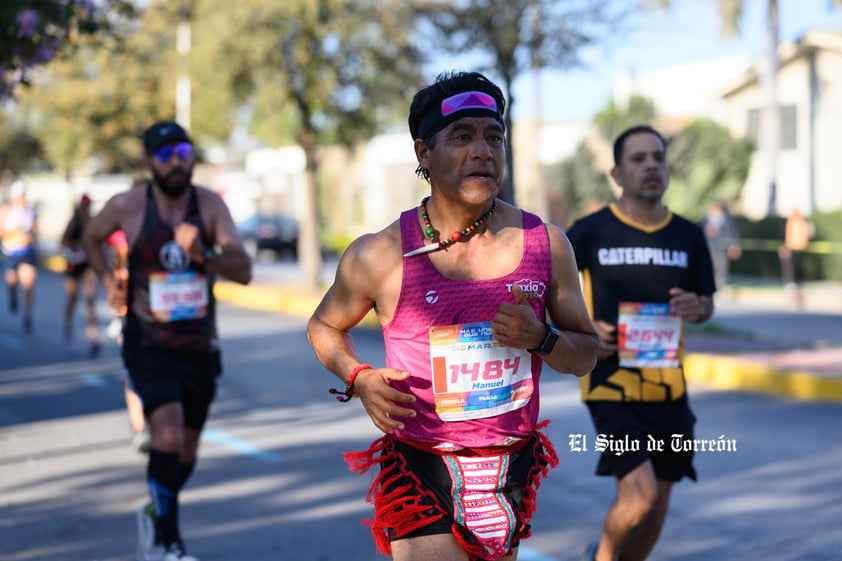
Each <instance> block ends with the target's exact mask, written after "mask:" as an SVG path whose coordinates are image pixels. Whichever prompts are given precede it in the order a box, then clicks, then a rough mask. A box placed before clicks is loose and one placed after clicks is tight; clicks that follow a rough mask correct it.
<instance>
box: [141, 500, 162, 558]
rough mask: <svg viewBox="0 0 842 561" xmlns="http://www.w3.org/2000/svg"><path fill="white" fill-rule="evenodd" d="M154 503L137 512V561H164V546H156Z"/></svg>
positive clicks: (142, 507) (146, 504)
mask: <svg viewBox="0 0 842 561" xmlns="http://www.w3.org/2000/svg"><path fill="white" fill-rule="evenodd" d="M153 516H154V513H153V511H152V503H145V504H144V505H143V506H141V507H140V508H139V509H138V511H137V515H136V518H137V561H163V559H164V553H165V551H164V546H162V545H156V544H155V520H154V518H153Z"/></svg>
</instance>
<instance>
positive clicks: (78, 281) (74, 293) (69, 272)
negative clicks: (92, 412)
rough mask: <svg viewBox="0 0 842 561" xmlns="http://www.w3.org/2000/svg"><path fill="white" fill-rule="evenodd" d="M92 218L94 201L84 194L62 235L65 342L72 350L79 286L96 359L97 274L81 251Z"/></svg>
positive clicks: (97, 331) (86, 330)
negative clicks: (85, 232) (92, 203)
mask: <svg viewBox="0 0 842 561" xmlns="http://www.w3.org/2000/svg"><path fill="white" fill-rule="evenodd" d="M90 219H91V199H90V197H88V196H87V195H82V198H81V199H80V200H79V204H77V205H76V208H74V209H73V216H71V217H70V220H69V221H68V223H67V226H66V227H65V228H64V233H63V234H62V236H61V246H62V247H63V248H64V259H65V261H66V262H67V266H66V268H65V271H64V291H65V295H66V300H65V306H64V342H65V345H66V346H68V347H70V346H71V345H72V344H73V319H74V318H73V315H74V312H75V310H76V302H77V301H78V299H79V286H80V285H81V287H82V294H83V295H84V298H85V310H86V312H87V313H86V320H87V321H86V323H85V336H86V338H87V340H88V342H89V349H88V356H89V357H90V358H94V357H96V356H97V355H98V354H99V350H100V344H99V329H98V328H97V320H96V273H94V271H93V269H91V268H90V267H88V258H87V257H86V256H85V250H84V249H83V248H82V232H83V231H84V230H85V226H87V225H88V222H89V221H90Z"/></svg>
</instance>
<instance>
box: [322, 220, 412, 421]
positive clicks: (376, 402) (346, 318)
mask: <svg viewBox="0 0 842 561" xmlns="http://www.w3.org/2000/svg"><path fill="white" fill-rule="evenodd" d="M386 238H387V236H386V235H383V234H382V233H381V234H369V235H366V236H363V237H362V238H359V239H357V240H356V241H354V242H353V243H352V244H351V246H350V247H349V248H348V249H347V250H346V251H345V253H344V254H343V256H342V258H341V259H340V261H339V266H338V267H337V271H336V278H335V280H334V283H333V285H332V286H331V287H330V288H329V289H328V291H327V292H326V293H325V295H324V297H323V298H322V301H321V302H320V303H319V306H318V307H317V308H316V311H315V312H314V313H313V316H312V317H311V318H310V321H309V323H308V326H307V338H308V340H309V341H310V345H311V346H312V347H313V352H314V353H315V354H316V357H317V358H318V359H319V361H320V362H321V363H322V365H324V366H325V368H327V369H328V370H330V371H331V372H333V373H334V374H335V375H336V376H337V377H338V378H339V380H340V381H341V382H342V383H343V384H345V383H347V381H348V377H349V375H350V374H351V372H352V371H353V370H354V368H356V367H357V366H358V365H360V363H361V362H362V361H361V360H360V359H359V357H358V355H357V350H356V347H355V345H354V341H353V338H352V337H351V334H350V330H351V329H352V328H353V327H354V326H356V325H357V324H359V323H360V322H361V321H362V319H363V318H364V317H365V315H366V314H367V313H368V312H369V311H370V310H371V309H372V308H373V307H374V306H375V303H376V301H377V297H378V294H379V293H380V292H381V290H382V288H381V282H382V279H384V278H386V277H387V276H388V271H389V267H391V266H393V265H390V263H391V259H390V258H388V257H385V256H386V255H389V254H390V249H392V248H390V246H389V243H388V241H387V239H386ZM391 253H393V252H391ZM408 376H409V373H407V372H401V371H399V370H395V369H392V368H373V369H370V370H363V371H362V372H360V374H359V375H358V376H357V377H356V379H355V381H354V385H353V391H354V393H355V394H356V395H357V396H359V397H360V398H361V401H362V402H363V406H364V407H365V409H366V412H367V413H368V415H369V417H371V420H372V422H373V423H374V424H375V426H377V428H379V429H380V430H381V431H383V432H384V433H390V432H392V431H393V430H395V429H400V428H403V422H401V420H400V418H402V417H403V418H406V417H414V416H415V412H414V411H413V410H411V409H406V408H404V407H401V406H400V404H401V403H411V402H412V401H414V400H415V398H414V397H413V396H411V395H408V394H403V393H400V392H398V391H397V390H395V389H393V388H392V387H391V386H390V384H389V382H390V381H391V380H402V379H405V378H407V377H408Z"/></svg>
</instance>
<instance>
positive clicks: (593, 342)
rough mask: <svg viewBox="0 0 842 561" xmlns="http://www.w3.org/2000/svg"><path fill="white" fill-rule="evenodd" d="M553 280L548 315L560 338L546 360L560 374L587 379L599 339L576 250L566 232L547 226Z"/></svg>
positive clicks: (549, 293) (593, 362)
mask: <svg viewBox="0 0 842 561" xmlns="http://www.w3.org/2000/svg"><path fill="white" fill-rule="evenodd" d="M547 233H548V234H549V238H550V255H551V258H552V267H553V272H552V280H551V282H550V286H549V289H548V290H547V314H548V315H549V317H550V319H551V320H552V324H553V325H554V326H555V327H556V329H558V330H559V332H560V335H559V338H558V341H557V342H556V344H555V347H554V348H553V350H552V352H551V353H549V354H548V355H545V356H544V357H543V358H544V361H545V362H546V363H547V364H548V365H549V366H550V367H552V368H553V369H555V370H557V371H559V372H565V373H570V374H574V375H576V376H583V375H585V374H587V373H588V372H590V371H591V369H592V368H593V367H594V365H595V364H596V359H597V352H598V350H599V338H598V337H597V334H596V329H595V328H594V326H593V323H592V322H591V320H590V318H589V317H588V309H587V306H586V305H585V300H584V296H583V294H582V288H581V285H580V284H579V272H578V269H577V267H576V258H575V256H574V254H573V247H572V246H571V245H570V241H569V240H568V239H567V236H565V234H564V232H562V230H561V229H560V228H558V227H556V226H553V225H547Z"/></svg>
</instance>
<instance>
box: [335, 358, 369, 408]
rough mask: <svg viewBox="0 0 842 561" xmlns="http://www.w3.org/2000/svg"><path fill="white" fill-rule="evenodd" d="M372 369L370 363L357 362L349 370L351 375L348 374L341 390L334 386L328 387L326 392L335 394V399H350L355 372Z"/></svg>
mask: <svg viewBox="0 0 842 561" xmlns="http://www.w3.org/2000/svg"><path fill="white" fill-rule="evenodd" d="M372 369H373V367H372V366H371V365H370V364H358V365H357V366H355V367H354V369H353V370H351V375H350V376H348V381H347V382H345V389H344V390H343V391H340V390H337V389H336V388H330V389H329V390H328V393H332V394H334V395H336V400H337V401H342V402H346V401H351V398H352V397H354V389H353V388H354V380H355V379H356V378H357V374H359V373H360V372H362V371H363V370H372Z"/></svg>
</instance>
